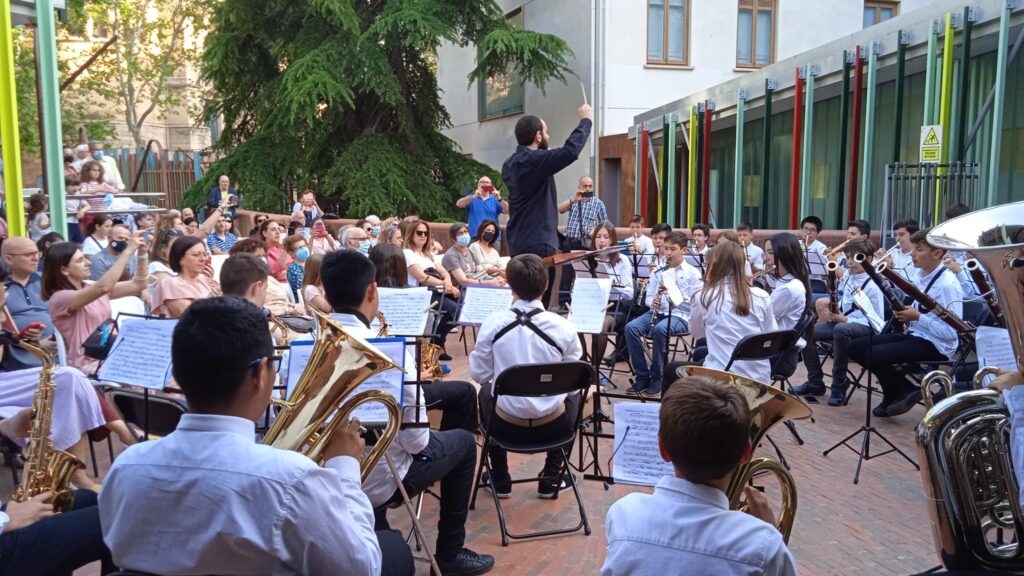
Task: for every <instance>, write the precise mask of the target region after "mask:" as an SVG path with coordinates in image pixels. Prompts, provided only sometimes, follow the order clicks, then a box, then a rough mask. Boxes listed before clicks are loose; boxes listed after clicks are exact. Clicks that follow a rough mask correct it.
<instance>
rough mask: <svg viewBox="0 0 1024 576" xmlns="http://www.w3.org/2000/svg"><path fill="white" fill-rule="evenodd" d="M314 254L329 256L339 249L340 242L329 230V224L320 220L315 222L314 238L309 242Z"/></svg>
mask: <svg viewBox="0 0 1024 576" xmlns="http://www.w3.org/2000/svg"><path fill="white" fill-rule="evenodd" d="M309 244H310V248H312V250H313V254H327V253H328V252H333V251H335V250H337V249H338V241H337V240H335V239H334V237H333V236H331V233H330V232H329V231H328V230H327V224H326V223H325V222H324V221H323V220H322V219H320V218H317V219H316V220H314V221H313V236H312V238H310V241H309Z"/></svg>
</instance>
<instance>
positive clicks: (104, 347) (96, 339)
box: [82, 319, 117, 360]
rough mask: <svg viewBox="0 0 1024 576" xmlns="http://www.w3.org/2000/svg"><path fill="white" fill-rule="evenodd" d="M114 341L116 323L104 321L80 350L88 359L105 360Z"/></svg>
mask: <svg viewBox="0 0 1024 576" xmlns="http://www.w3.org/2000/svg"><path fill="white" fill-rule="evenodd" d="M116 339H117V323H116V322H114V320H113V319H109V320H104V321H103V323H102V324H100V325H99V326H97V327H96V329H95V330H93V331H92V334H89V337H88V338H86V339H85V342H83V343H82V350H83V352H84V353H85V355H86V356H88V357H89V358H95V359H96V360H106V359H107V355H108V354H110V349H111V348H112V347H113V346H114V340H116Z"/></svg>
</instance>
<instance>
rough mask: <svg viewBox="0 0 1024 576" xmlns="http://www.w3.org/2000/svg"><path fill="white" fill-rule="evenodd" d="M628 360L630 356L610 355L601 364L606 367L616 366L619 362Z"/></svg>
mask: <svg viewBox="0 0 1024 576" xmlns="http://www.w3.org/2000/svg"><path fill="white" fill-rule="evenodd" d="M628 358H629V356H627V355H625V354H609V355H607V356H605V357H604V359H603V360H601V363H602V364H604V365H605V366H615V365H616V364H618V363H619V362H625V361H626V359H628Z"/></svg>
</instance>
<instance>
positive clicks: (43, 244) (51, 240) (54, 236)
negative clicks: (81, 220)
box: [36, 232, 64, 258]
mask: <svg viewBox="0 0 1024 576" xmlns="http://www.w3.org/2000/svg"><path fill="white" fill-rule="evenodd" d="M63 241H64V237H63V236H61V235H60V233H58V232H47V233H46V234H43V235H42V237H40V238H39V241H38V242H36V248H37V249H38V250H39V253H40V254H42V255H43V258H45V257H46V250H47V249H48V248H49V245H51V244H56V243H58V242H63Z"/></svg>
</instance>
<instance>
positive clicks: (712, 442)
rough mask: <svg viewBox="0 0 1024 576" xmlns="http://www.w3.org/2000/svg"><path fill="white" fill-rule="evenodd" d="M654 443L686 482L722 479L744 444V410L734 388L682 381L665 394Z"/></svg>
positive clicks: (700, 379)
mask: <svg viewBox="0 0 1024 576" xmlns="http://www.w3.org/2000/svg"><path fill="white" fill-rule="evenodd" d="M658 417H659V420H660V421H661V425H660V428H659V430H658V438H660V439H661V444H662V446H664V447H665V451H666V452H668V455H669V457H670V458H671V459H672V465H673V466H674V467H675V469H676V470H678V471H679V472H680V473H681V474H682V475H683V476H684V477H685V478H686V479H687V480H689V481H690V482H696V483H703V482H708V481H711V480H717V479H719V478H724V477H725V476H727V475H728V474H729V473H730V472H732V471H733V469H735V468H736V466H738V465H739V463H740V460H742V458H743V454H744V453H745V452H746V451H747V446H749V445H750V408H749V407H748V405H747V401H746V399H745V398H744V397H743V394H742V393H741V392H740V391H739V389H738V388H737V387H735V386H731V385H729V384H726V383H725V382H720V381H718V380H714V379H712V378H708V377H704V376H691V377H686V378H683V379H681V380H679V381H678V382H676V383H675V384H673V385H672V387H670V388H669V389H668V390H666V391H665V395H664V396H663V397H662V399H661V408H660V410H659V412H658Z"/></svg>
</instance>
